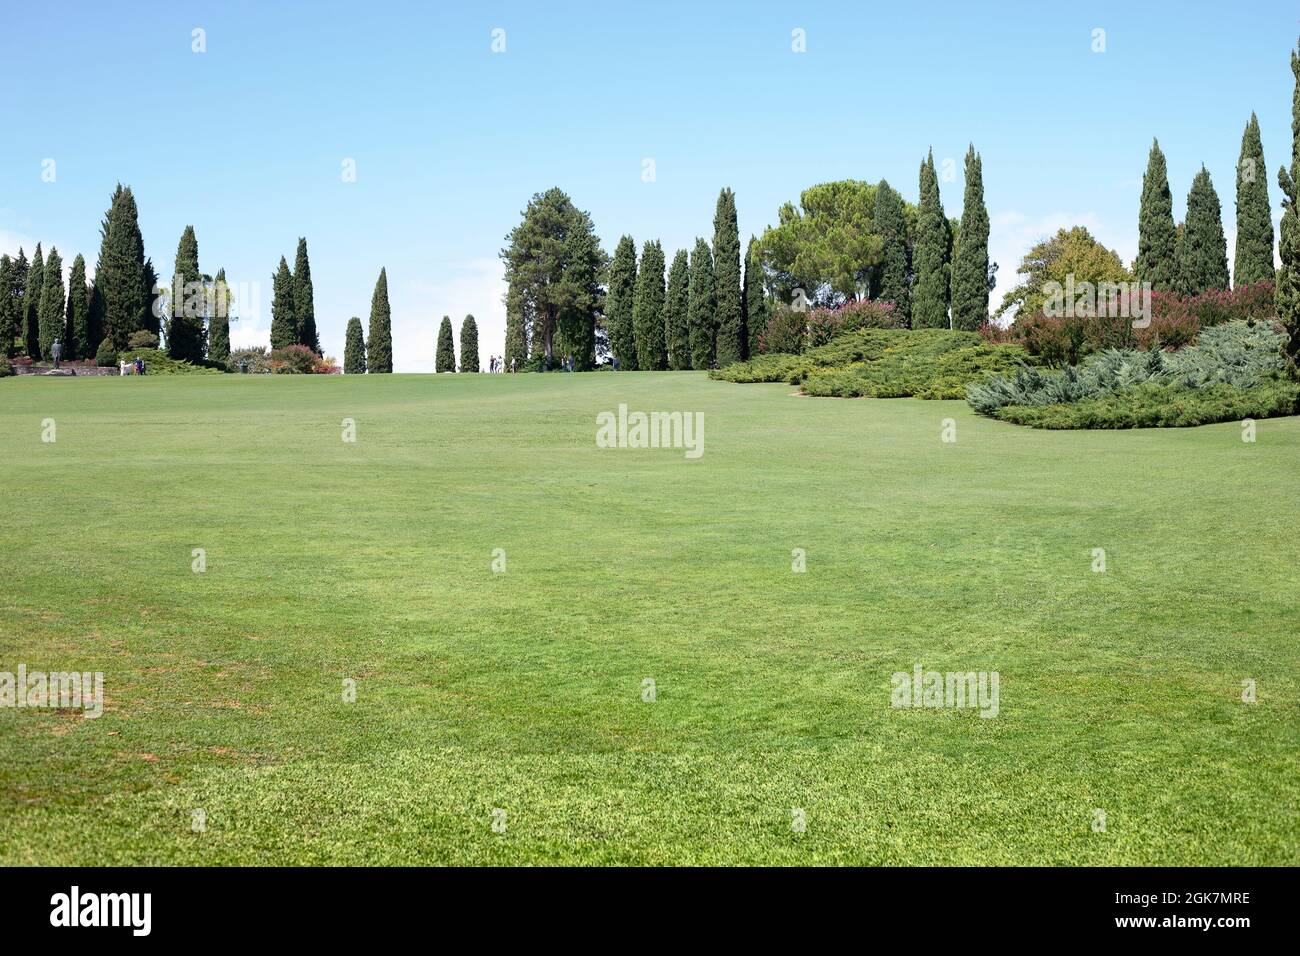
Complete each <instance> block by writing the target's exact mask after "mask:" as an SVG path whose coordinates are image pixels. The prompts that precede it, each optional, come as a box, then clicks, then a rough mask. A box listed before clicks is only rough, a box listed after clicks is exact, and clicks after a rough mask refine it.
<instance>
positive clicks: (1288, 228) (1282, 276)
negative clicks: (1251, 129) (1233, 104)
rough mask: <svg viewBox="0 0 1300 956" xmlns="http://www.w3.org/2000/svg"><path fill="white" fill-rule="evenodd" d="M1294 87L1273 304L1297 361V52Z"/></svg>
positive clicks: (1299, 185)
mask: <svg viewBox="0 0 1300 956" xmlns="http://www.w3.org/2000/svg"><path fill="white" fill-rule="evenodd" d="M1291 72H1292V73H1293V74H1294V75H1295V88H1294V91H1293V92H1292V94H1291V168H1290V170H1288V169H1287V168H1286V167H1285V166H1283V167H1281V168H1280V169H1278V173H1277V181H1278V185H1279V186H1280V187H1281V189H1282V225H1281V228H1280V229H1279V233H1280V239H1281V241H1280V242H1279V251H1280V254H1281V258H1282V268H1281V269H1279V270H1278V273H1277V288H1276V291H1275V294H1274V304H1275V306H1276V308H1277V314H1278V318H1280V319H1281V320H1282V324H1283V326H1285V327H1286V330H1287V332H1288V334H1289V336H1290V341H1289V342H1288V344H1287V352H1288V354H1289V355H1290V356H1291V358H1292V360H1294V361H1300V52H1297V51H1292V53H1291Z"/></svg>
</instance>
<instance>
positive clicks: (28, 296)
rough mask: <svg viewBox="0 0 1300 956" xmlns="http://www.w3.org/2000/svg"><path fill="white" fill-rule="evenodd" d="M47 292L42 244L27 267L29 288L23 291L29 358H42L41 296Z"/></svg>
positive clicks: (37, 245) (24, 334) (25, 347)
mask: <svg viewBox="0 0 1300 956" xmlns="http://www.w3.org/2000/svg"><path fill="white" fill-rule="evenodd" d="M44 292H45V256H44V255H43V254H42V253H41V244H40V243H39V242H38V243H36V253H35V255H33V256H32V263H31V265H30V266H28V267H27V288H26V289H25V290H24V291H23V333H22V335H23V351H24V352H26V353H27V355H28V357H29V358H32V359H37V360H39V359H40V357H41V332H40V322H41V315H40V314H41V295H42V293H44Z"/></svg>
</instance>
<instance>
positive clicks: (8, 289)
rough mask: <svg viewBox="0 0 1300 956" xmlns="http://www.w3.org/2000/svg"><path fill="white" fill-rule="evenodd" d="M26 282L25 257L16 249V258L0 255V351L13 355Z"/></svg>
mask: <svg viewBox="0 0 1300 956" xmlns="http://www.w3.org/2000/svg"><path fill="white" fill-rule="evenodd" d="M26 284H27V257H26V256H25V255H23V250H22V249H19V250H18V258H17V259H10V258H9V257H8V256H0V353H3V354H4V355H5V356H10V357H11V356H13V355H16V354H17V352H18V336H19V333H20V331H21V330H22V324H23V292H24V286H26Z"/></svg>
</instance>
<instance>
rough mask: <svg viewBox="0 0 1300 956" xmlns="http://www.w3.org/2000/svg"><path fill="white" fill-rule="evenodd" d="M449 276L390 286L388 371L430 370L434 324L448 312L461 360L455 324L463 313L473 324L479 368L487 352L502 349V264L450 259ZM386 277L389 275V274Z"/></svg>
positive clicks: (460, 320) (457, 359)
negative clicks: (390, 352) (390, 353)
mask: <svg viewBox="0 0 1300 956" xmlns="http://www.w3.org/2000/svg"><path fill="white" fill-rule="evenodd" d="M447 271H448V272H449V273H450V276H449V278H447V279H443V280H440V281H437V282H431V281H429V280H426V279H408V280H406V281H404V282H399V283H397V284H395V285H394V286H393V288H392V289H390V292H389V300H390V305H391V306H392V310H393V371H395V372H432V371H433V360H434V351H435V349H436V346H437V341H438V326H439V325H440V324H441V323H442V317H443V316H444V315H448V316H451V325H452V330H453V332H454V333H455V340H456V361H457V362H458V363H459V361H460V326H461V323H462V322H463V321H464V320H465V316H466V315H472V316H474V323H475V325H477V326H478V352H479V359H480V361H481V363H482V366H483V368H485V369H486V368H487V362H488V356H489V355H500V354H501V353H502V351H503V350H504V348H505V338H506V307H505V304H504V302H503V298H504V296H505V293H506V283H505V273H504V267H503V265H502V263H501V261H500V260H499V259H472V260H469V261H466V262H459V263H452V264H451V265H450V266H449V267H448V270H447ZM390 278H391V276H390Z"/></svg>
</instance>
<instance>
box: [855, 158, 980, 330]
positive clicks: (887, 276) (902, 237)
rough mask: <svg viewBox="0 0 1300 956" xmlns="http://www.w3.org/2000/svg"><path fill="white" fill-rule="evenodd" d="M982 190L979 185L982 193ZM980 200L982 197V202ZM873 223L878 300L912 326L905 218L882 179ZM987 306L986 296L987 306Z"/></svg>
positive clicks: (909, 254)
mask: <svg viewBox="0 0 1300 956" xmlns="http://www.w3.org/2000/svg"><path fill="white" fill-rule="evenodd" d="M967 182H969V177H968V179H967ZM982 188H983V187H982V184H981V191H982ZM982 199H983V197H982V196H981V202H982ZM985 221H986V222H987V216H986V218H985ZM874 224H875V229H876V232H877V233H879V235H880V238H881V240H882V246H881V252H880V270H879V288H878V290H877V298H879V299H882V300H884V301H886V302H892V303H894V311H895V313H896V314H897V315H898V316H899V318H900V320H901V321H902V323H903V324H904V325H911V324H912V287H911V273H912V251H911V249H909V248H908V245H907V217H906V214H905V213H904V212H903V197H902V196H901V195H899V193H898V191H897V190H896V189H894V187H893V186H891V185H889V183H887V182H886V181H885V180H883V179H882V180H881V181H880V185H878V186H877V187H876V211H875V217H874ZM987 304H988V296H987V293H986V294H985V305H986V307H987Z"/></svg>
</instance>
